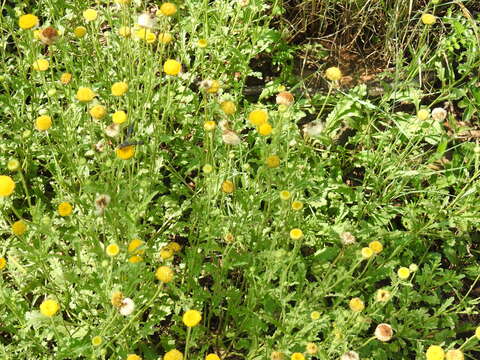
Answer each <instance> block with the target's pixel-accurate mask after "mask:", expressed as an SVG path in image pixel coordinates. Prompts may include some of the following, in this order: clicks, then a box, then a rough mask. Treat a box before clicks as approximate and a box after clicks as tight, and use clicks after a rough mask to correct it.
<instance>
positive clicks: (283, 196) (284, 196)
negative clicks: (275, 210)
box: [280, 190, 292, 201]
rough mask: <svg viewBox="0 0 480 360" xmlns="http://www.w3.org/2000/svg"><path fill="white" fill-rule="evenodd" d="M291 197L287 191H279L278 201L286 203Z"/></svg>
mask: <svg viewBox="0 0 480 360" xmlns="http://www.w3.org/2000/svg"><path fill="white" fill-rule="evenodd" d="M291 197H292V194H290V191H287V190H282V191H280V199H282V200H283V201H287V200H289V199H290V198H291Z"/></svg>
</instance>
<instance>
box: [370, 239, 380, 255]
mask: <svg viewBox="0 0 480 360" xmlns="http://www.w3.org/2000/svg"><path fill="white" fill-rule="evenodd" d="M368 247H369V248H370V249H372V251H373V252H374V253H375V254H380V253H381V252H382V250H383V245H382V243H381V242H380V241H377V240H375V241H372V242H371V243H370V244H368Z"/></svg>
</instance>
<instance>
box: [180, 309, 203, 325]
mask: <svg viewBox="0 0 480 360" xmlns="http://www.w3.org/2000/svg"><path fill="white" fill-rule="evenodd" d="M200 320H202V313H201V312H200V311H198V310H187V311H185V314H183V317H182V321H183V323H184V324H185V325H186V326H188V327H194V326H197V325H198V323H199V322H200Z"/></svg>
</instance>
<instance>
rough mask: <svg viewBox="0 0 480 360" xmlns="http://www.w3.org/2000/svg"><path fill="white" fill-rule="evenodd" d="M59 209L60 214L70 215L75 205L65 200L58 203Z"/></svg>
mask: <svg viewBox="0 0 480 360" xmlns="http://www.w3.org/2000/svg"><path fill="white" fill-rule="evenodd" d="M57 211H58V214H59V215H60V216H70V215H72V212H73V206H72V205H70V203H69V202H66V201H64V202H62V203H60V204H59V205H58V208H57Z"/></svg>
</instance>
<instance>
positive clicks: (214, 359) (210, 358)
mask: <svg viewBox="0 0 480 360" xmlns="http://www.w3.org/2000/svg"><path fill="white" fill-rule="evenodd" d="M205 360H221V359H220V356H218V355H217V354H208V355H207V356H205Z"/></svg>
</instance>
